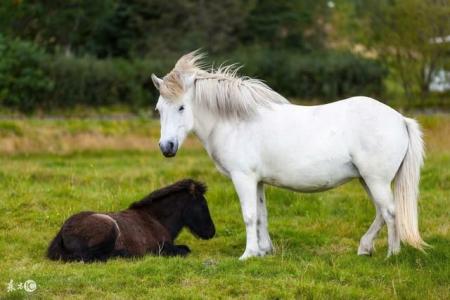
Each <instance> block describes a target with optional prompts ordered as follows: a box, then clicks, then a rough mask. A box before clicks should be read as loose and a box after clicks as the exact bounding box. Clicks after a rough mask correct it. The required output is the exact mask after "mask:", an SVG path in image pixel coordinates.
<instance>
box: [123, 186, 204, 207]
mask: <svg viewBox="0 0 450 300" xmlns="http://www.w3.org/2000/svg"><path fill="white" fill-rule="evenodd" d="M180 192H185V193H189V194H192V195H196V194H200V195H203V194H205V192H206V185H205V184H204V183H201V182H198V181H195V180H192V179H183V180H180V181H177V182H175V183H174V184H172V185H169V186H166V187H164V188H162V189H159V190H156V191H154V192H152V193H150V194H149V195H147V196H145V197H144V198H143V199H141V200H139V201H136V202H134V203H132V204H131V205H130V206H129V207H128V208H142V207H145V206H147V205H150V204H152V203H154V202H155V201H157V200H160V199H162V198H166V197H168V196H170V195H172V194H176V193H180Z"/></svg>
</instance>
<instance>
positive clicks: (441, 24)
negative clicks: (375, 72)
mask: <svg viewBox="0 0 450 300" xmlns="http://www.w3.org/2000/svg"><path fill="white" fill-rule="evenodd" d="M356 12H359V13H360V19H361V25H362V26H361V27H362V28H363V29H362V31H363V33H364V34H365V35H364V36H363V38H361V42H363V43H364V44H365V45H366V46H368V47H372V48H373V49H375V50H376V52H377V53H378V55H379V57H380V58H381V59H382V60H383V61H384V62H385V64H386V65H388V66H389V67H390V68H391V69H392V70H393V72H392V74H393V75H394V76H395V79H396V80H397V81H398V82H400V83H401V85H402V88H403V90H404V93H405V95H406V96H407V97H410V98H413V97H414V98H424V96H427V94H428V92H429V85H430V82H431V80H432V77H433V76H434V72H435V71H436V70H439V69H440V68H442V67H443V66H444V64H445V62H447V63H448V60H449V53H450V43H448V42H444V43H442V42H436V40H437V39H443V38H445V37H446V36H448V35H449V34H450V18H449V15H450V6H449V2H448V0H402V1H391V0H381V1H380V0H370V1H367V2H365V3H364V5H362V6H361V7H359V9H358V10H356ZM361 16H362V17H361ZM353 30H354V29H353ZM419 96H420V97H419Z"/></svg>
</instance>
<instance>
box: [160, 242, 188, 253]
mask: <svg viewBox="0 0 450 300" xmlns="http://www.w3.org/2000/svg"><path fill="white" fill-rule="evenodd" d="M190 252H191V249H189V247H188V246H186V245H174V244H171V243H167V242H166V243H163V245H162V246H161V247H160V250H159V255H161V256H186V255H188V254H189V253H190Z"/></svg>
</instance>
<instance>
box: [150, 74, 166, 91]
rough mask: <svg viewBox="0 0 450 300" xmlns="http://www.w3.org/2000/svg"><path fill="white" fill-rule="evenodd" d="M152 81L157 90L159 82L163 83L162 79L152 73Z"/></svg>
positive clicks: (159, 85)
mask: <svg viewBox="0 0 450 300" xmlns="http://www.w3.org/2000/svg"><path fill="white" fill-rule="evenodd" d="M152 81H153V84H154V85H155V87H156V89H157V90H158V91H159V88H160V87H161V84H162V83H163V80H162V79H160V78H158V76H156V75H155V74H152Z"/></svg>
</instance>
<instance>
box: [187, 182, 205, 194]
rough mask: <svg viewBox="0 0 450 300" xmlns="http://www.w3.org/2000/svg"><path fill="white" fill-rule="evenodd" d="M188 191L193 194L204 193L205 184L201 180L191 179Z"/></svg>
mask: <svg viewBox="0 0 450 300" xmlns="http://www.w3.org/2000/svg"><path fill="white" fill-rule="evenodd" d="M189 191H190V192H191V194H193V195H196V194H197V195H198V194H200V195H204V194H205V193H206V185H205V184H204V183H202V182H198V181H194V180H192V182H191V184H190V186H189Z"/></svg>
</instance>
